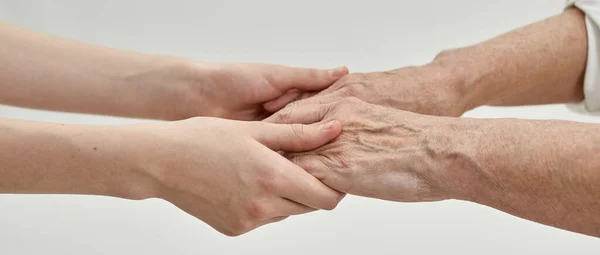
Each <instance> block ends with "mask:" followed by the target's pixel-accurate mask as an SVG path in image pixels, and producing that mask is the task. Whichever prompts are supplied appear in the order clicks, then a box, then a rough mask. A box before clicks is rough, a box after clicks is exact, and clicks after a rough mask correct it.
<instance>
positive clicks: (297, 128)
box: [290, 124, 304, 137]
mask: <svg viewBox="0 0 600 255" xmlns="http://www.w3.org/2000/svg"><path fill="white" fill-rule="evenodd" d="M290 129H291V130H292V133H294V135H295V136H297V137H302V136H304V125H302V124H290Z"/></svg>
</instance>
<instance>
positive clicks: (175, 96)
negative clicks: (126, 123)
mask: <svg viewBox="0 0 600 255" xmlns="http://www.w3.org/2000/svg"><path fill="white" fill-rule="evenodd" d="M186 65H187V62H186V61H185V60H182V59H176V58H172V57H164V56H157V55H149V54H142V53H137V52H130V51H124V50H118V49H112V48H107V47H102V46H95V45H90V44H86V43H82V42H78V41H74V40H69V39H64V38H59V37H55V36H51V35H45V34H41V33H37V32H33V31H29V30H26V29H22V28H19V27H16V26H12V25H9V24H6V23H0V66H2V68H1V69H0V104H9V105H15V106H22V107H29V108H38V109H47V110H57V111H70V112H81V113H93V114H105V115H116V116H125V117H138V118H156V119H175V117H173V116H175V115H177V114H178V113H177V111H178V109H174V108H176V104H175V103H173V102H181V101H184V98H182V95H185V94H186V93H185V91H180V90H181V86H176V85H177V83H181V82H184V80H182V78H181V77H184V76H178V75H173V74H174V73H181V72H185V71H186V70H185V69H186ZM184 78H187V77H184ZM185 82H187V81H185ZM169 85H170V86H169Z"/></svg>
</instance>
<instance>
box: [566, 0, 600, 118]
mask: <svg viewBox="0 0 600 255" xmlns="http://www.w3.org/2000/svg"><path fill="white" fill-rule="evenodd" d="M572 6H575V7H577V8H578V9H580V10H581V11H583V12H584V13H585V24H586V29H587V34H588V53H587V54H588V56H587V64H586V68H585V76H584V81H583V94H584V97H585V98H584V100H583V102H581V103H580V104H577V105H569V108H571V109H572V110H575V111H577V112H587V113H600V27H598V25H600V0H567V8H568V7H572Z"/></svg>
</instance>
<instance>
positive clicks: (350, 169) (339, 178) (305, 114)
mask: <svg viewBox="0 0 600 255" xmlns="http://www.w3.org/2000/svg"><path fill="white" fill-rule="evenodd" d="M332 119H338V120H340V121H341V122H342V124H343V132H342V134H341V135H340V136H339V137H338V138H337V139H335V140H334V141H333V142H331V143H329V144H326V145H324V146H323V147H320V148H318V149H315V150H313V151H310V152H304V153H294V154H289V155H287V156H288V157H289V158H290V159H291V160H292V162H294V163H296V164H298V165H299V166H301V167H302V168H304V169H305V170H307V171H308V172H310V173H311V174H313V175H314V176H315V177H317V178H319V179H320V180H321V181H322V182H323V183H325V184H327V185H328V186H330V187H332V188H334V189H336V190H339V191H341V192H344V193H349V194H354V195H359V196H367V197H373V198H380V199H385V200H393V201H405V202H408V201H434V200H443V199H447V198H448V195H447V194H446V192H445V188H444V186H443V185H444V184H443V183H442V182H441V179H440V178H433V176H437V175H438V174H439V173H440V169H444V167H445V166H447V165H448V164H452V163H453V161H452V153H451V152H449V151H446V146H445V144H446V143H448V142H449V138H448V137H450V136H449V135H450V134H451V132H452V127H453V123H452V120H453V119H452V118H445V117H434V116H427V115H420V114H416V113H411V112H406V111H400V110H395V109H392V108H388V107H383V106H378V105H373V104H369V103H366V102H363V101H361V100H358V99H356V98H347V99H344V100H341V101H338V102H335V103H328V104H311V105H301V106H292V107H286V108H284V109H283V110H282V111H280V112H278V113H276V114H274V115H273V116H271V117H270V118H268V119H267V120H266V121H270V122H275V123H312V122H315V121H329V120H332ZM433 180H436V181H433Z"/></svg>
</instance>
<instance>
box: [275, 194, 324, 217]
mask: <svg viewBox="0 0 600 255" xmlns="http://www.w3.org/2000/svg"><path fill="white" fill-rule="evenodd" d="M273 206H274V208H276V209H275V210H274V214H273V215H272V217H286V216H291V215H298V214H305V213H309V212H314V211H316V210H317V209H315V208H312V207H310V206H306V205H303V204H299V203H296V202H294V201H291V200H289V199H286V198H282V199H278V200H277V202H275V203H274V204H273Z"/></svg>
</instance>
